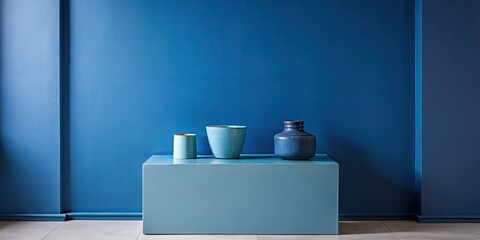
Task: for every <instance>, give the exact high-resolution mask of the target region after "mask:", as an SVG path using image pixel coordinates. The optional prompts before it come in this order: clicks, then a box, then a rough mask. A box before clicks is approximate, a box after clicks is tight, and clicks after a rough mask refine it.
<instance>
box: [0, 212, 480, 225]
mask: <svg viewBox="0 0 480 240" xmlns="http://www.w3.org/2000/svg"><path fill="white" fill-rule="evenodd" d="M65 220H142V213H141V212H69V213H60V214H55V213H53V214H49V213H44V214H40V213H38V214H37V213H0V221H65ZM339 220H340V221H367V220H369V221H375V220H376V221H379V220H417V221H418V222H421V223H480V215H416V214H413V213H410V214H409V213H401V214H348V213H341V214H340V215H339Z"/></svg>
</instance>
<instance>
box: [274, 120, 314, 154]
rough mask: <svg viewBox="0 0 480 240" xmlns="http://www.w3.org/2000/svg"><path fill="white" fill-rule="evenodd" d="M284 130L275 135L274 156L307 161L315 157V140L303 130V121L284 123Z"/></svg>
mask: <svg viewBox="0 0 480 240" xmlns="http://www.w3.org/2000/svg"><path fill="white" fill-rule="evenodd" d="M283 123H284V130H283V132H281V133H277V134H276V135H275V138H274V139H275V155H277V156H279V157H281V158H283V159H287V160H307V159H309V158H312V157H313V156H315V151H316V148H317V140H316V138H315V136H314V135H312V134H310V133H307V132H305V131H304V130H303V121H284V122H283Z"/></svg>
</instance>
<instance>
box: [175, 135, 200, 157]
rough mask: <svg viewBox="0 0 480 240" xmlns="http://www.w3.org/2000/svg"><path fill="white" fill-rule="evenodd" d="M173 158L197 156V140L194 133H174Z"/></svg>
mask: <svg viewBox="0 0 480 240" xmlns="http://www.w3.org/2000/svg"><path fill="white" fill-rule="evenodd" d="M173 158H177V159H191V158H197V140H196V135H195V134H193V133H179V134H175V135H173Z"/></svg>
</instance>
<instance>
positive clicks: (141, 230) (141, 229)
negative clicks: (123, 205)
mask: <svg viewBox="0 0 480 240" xmlns="http://www.w3.org/2000/svg"><path fill="white" fill-rule="evenodd" d="M142 232H143V227H142V228H140V232H139V233H138V235H137V238H135V239H136V240H138V238H139V237H140V235H141V234H142Z"/></svg>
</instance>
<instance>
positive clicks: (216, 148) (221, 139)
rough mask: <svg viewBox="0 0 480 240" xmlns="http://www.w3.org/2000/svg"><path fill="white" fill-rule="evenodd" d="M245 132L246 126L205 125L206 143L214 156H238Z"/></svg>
mask: <svg viewBox="0 0 480 240" xmlns="http://www.w3.org/2000/svg"><path fill="white" fill-rule="evenodd" d="M246 134H247V127H246V126H235V125H213V126H207V137H208V143H209V144H210V149H211V150H212V153H213V155H214V156H215V158H239V157H240V153H241V152H242V148H243V144H244V143H245V135H246Z"/></svg>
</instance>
